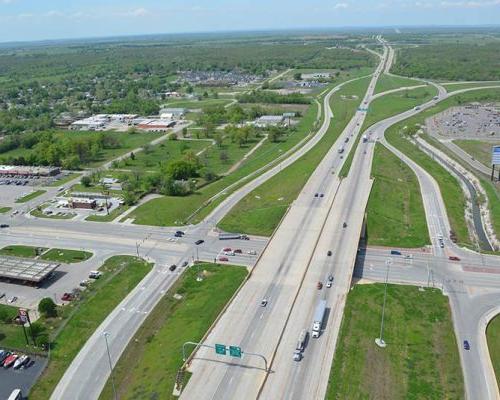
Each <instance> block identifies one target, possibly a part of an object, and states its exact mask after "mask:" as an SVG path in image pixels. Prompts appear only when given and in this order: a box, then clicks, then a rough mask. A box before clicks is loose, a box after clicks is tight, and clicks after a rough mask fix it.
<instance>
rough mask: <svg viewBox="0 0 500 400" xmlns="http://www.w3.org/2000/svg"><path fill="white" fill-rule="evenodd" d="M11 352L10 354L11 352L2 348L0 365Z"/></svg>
mask: <svg viewBox="0 0 500 400" xmlns="http://www.w3.org/2000/svg"><path fill="white" fill-rule="evenodd" d="M11 354H12V352H10V351H8V350H4V352H3V354H2V355H1V356H0V366H2V365H3V363H4V362H5V360H7V358H9V357H10V355H11Z"/></svg>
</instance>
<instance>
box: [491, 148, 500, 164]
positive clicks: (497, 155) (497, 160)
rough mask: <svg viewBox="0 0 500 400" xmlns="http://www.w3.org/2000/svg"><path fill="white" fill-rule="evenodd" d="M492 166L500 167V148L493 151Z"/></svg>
mask: <svg viewBox="0 0 500 400" xmlns="http://www.w3.org/2000/svg"><path fill="white" fill-rule="evenodd" d="M491 165H500V146H493V147H492V149H491Z"/></svg>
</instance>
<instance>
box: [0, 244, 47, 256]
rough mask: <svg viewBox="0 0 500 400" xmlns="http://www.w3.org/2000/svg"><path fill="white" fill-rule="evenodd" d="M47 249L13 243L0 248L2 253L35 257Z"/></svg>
mask: <svg viewBox="0 0 500 400" xmlns="http://www.w3.org/2000/svg"><path fill="white" fill-rule="evenodd" d="M45 251H47V249H46V248H45V247H34V246H23V245H11V246H6V247H4V248H2V249H0V254H3V255H6V256H14V257H24V258H35V257H36V256H38V255H40V254H42V253H44V252H45Z"/></svg>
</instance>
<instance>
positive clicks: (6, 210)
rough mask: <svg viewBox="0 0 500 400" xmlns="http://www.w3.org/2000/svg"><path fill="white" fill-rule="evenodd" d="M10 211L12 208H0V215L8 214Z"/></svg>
mask: <svg viewBox="0 0 500 400" xmlns="http://www.w3.org/2000/svg"><path fill="white" fill-rule="evenodd" d="M10 210H12V207H0V214H5V213H8V212H9V211H10Z"/></svg>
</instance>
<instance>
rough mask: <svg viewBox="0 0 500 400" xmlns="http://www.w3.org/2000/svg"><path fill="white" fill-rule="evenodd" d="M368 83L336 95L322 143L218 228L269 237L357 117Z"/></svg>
mask: <svg viewBox="0 0 500 400" xmlns="http://www.w3.org/2000/svg"><path fill="white" fill-rule="evenodd" d="M369 82H370V78H369V77H368V78H363V79H360V80H358V81H355V82H351V83H349V84H347V85H345V86H344V87H343V88H342V89H341V90H339V91H338V92H337V93H335V94H334V95H333V96H332V98H331V107H332V110H333V113H334V118H333V119H332V120H331V122H330V127H329V129H328V132H327V133H326V134H325V136H323V138H322V139H321V140H320V141H319V143H318V144H316V146H314V147H313V148H312V149H311V150H309V151H308V152H307V153H306V154H304V155H303V156H302V157H301V158H299V159H298V160H297V161H295V162H294V163H293V164H292V165H290V166H288V167H287V168H285V169H284V170H283V171H281V172H280V173H278V174H277V175H275V176H274V177H272V178H271V179H269V180H268V181H267V182H265V183H264V184H262V185H261V186H259V187H258V188H256V189H255V190H253V191H252V192H250V193H249V194H248V195H247V196H245V197H244V198H243V199H242V200H241V201H240V202H239V203H238V204H236V206H235V207H233V209H232V210H231V211H230V212H229V213H228V214H227V215H226V216H225V217H224V218H223V219H222V221H221V222H220V224H219V227H220V228H221V229H223V230H225V231H229V232H244V233H247V234H254V235H264V236H269V235H270V234H271V233H272V232H273V230H274V229H275V228H276V226H277V225H278V223H279V221H280V220H281V218H282V217H283V215H284V213H285V212H286V210H287V208H288V206H289V205H290V204H291V203H292V202H293V201H294V200H295V199H296V198H297V196H298V194H299V193H300V191H301V190H302V188H303V186H304V185H305V183H306V182H307V180H308V179H309V177H310V176H311V174H312V173H313V172H314V170H315V169H316V167H317V166H318V164H319V163H320V162H321V160H322V159H323V157H325V155H326V154H327V152H328V151H329V150H330V148H331V146H332V145H333V144H334V143H335V141H336V140H337V138H338V137H339V135H340V134H341V133H342V131H343V130H344V128H345V127H346V125H347V124H348V122H349V121H350V120H351V118H352V116H353V115H354V114H355V112H356V109H357V107H358V105H359V101H360V99H361V98H362V97H363V94H364V92H365V91H366V89H367V87H368V84H369ZM352 96H356V97H352Z"/></svg>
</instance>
